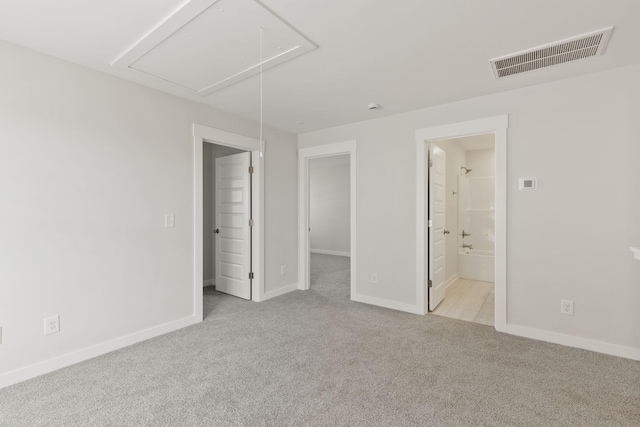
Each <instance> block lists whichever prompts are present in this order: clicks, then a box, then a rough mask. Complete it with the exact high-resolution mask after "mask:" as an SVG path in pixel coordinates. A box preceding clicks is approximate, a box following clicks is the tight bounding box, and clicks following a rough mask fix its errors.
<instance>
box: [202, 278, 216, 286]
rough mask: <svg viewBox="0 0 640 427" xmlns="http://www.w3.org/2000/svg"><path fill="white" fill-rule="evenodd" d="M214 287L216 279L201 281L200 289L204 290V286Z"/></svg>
mask: <svg viewBox="0 0 640 427" xmlns="http://www.w3.org/2000/svg"><path fill="white" fill-rule="evenodd" d="M215 285H216V279H206V280H203V281H202V287H203V288H204V287H205V286H215Z"/></svg>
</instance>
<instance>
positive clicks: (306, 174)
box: [298, 141, 357, 300]
mask: <svg viewBox="0 0 640 427" xmlns="http://www.w3.org/2000/svg"><path fill="white" fill-rule="evenodd" d="M298 159H299V164H298V166H299V168H298V174H299V176H298V182H299V207H298V212H299V221H298V225H299V232H298V251H299V252H298V253H299V259H298V262H299V277H298V280H299V282H298V288H299V289H303V290H308V289H311V288H312V287H313V282H314V281H317V280H323V279H322V278H321V277H317V276H316V275H321V274H323V271H324V272H328V271H331V270H332V269H333V270H334V272H335V273H336V274H337V275H338V276H340V273H339V272H340V271H342V272H343V274H342V276H340V277H337V276H335V277H332V278H331V279H329V280H330V281H332V282H342V283H343V284H344V285H345V291H348V294H349V298H350V299H352V300H353V299H354V296H355V287H356V265H357V264H356V227H355V221H356V203H355V200H356V142H355V141H348V142H343V143H336V144H328V145H323V146H318V147H312V148H304V149H300V150H299V151H298ZM345 186H346V188H345ZM334 214H335V215H334ZM347 268H348V273H347ZM312 269H313V272H314V277H313V280H312V277H311V274H312ZM330 275H331V274H329V276H330ZM343 276H344V277H343ZM345 280H348V282H349V285H348V287H347V286H346V283H344V281H345ZM345 293H346V292H345Z"/></svg>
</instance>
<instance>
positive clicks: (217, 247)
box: [202, 142, 251, 299]
mask: <svg viewBox="0 0 640 427" xmlns="http://www.w3.org/2000/svg"><path fill="white" fill-rule="evenodd" d="M202 145H203V147H202V155H203V158H202V169H203V194H202V199H203V225H204V228H203V236H202V240H203V248H202V251H203V271H202V275H203V287H204V286H213V287H214V288H215V289H216V290H217V291H218V292H222V293H226V294H229V295H233V296H237V297H239V298H243V299H251V282H250V278H249V273H250V271H251V227H250V217H251V176H250V167H251V154H250V153H249V152H248V151H245V150H240V149H237V148H233V147H227V146H224V145H219V144H214V143H209V142H203V143H202Z"/></svg>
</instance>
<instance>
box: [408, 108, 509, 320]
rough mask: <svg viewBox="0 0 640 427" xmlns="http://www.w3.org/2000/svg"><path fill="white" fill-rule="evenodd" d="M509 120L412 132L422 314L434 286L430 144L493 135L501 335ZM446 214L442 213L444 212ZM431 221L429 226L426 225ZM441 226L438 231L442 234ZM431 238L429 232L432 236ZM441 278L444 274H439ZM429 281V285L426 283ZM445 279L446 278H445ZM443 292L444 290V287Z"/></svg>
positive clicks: (418, 290) (504, 297) (497, 303)
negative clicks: (430, 267)
mask: <svg viewBox="0 0 640 427" xmlns="http://www.w3.org/2000/svg"><path fill="white" fill-rule="evenodd" d="M508 123H509V117H508V116H507V115H504V116H496V117H491V118H486V119H479V120H472V121H468V122H461V123H453V124H449V125H443V126H437V127H431V128H425V129H418V130H416V231H417V233H416V279H417V280H416V298H417V304H418V307H417V311H418V312H419V313H422V314H426V313H427V312H428V311H429V297H430V296H432V295H430V294H431V293H432V291H431V289H432V288H433V286H434V283H433V280H434V277H433V276H430V274H432V273H433V271H429V262H428V259H429V258H430V257H432V256H433V255H434V254H433V252H430V249H431V248H429V245H428V241H429V237H430V236H429V229H430V227H429V226H430V225H431V226H432V227H433V226H434V224H433V218H430V217H429V215H430V214H431V213H430V212H429V204H428V202H427V199H428V196H429V194H428V186H429V182H428V173H427V171H428V164H429V160H430V159H429V155H428V152H429V148H430V143H432V142H437V141H442V140H447V139H452V138H463V137H468V136H474V135H481V134H492V135H494V141H495V154H494V160H495V186H494V189H495V193H494V194H495V206H494V215H495V237H494V238H495V262H494V265H493V270H494V277H495V291H494V292H495V299H494V326H495V329H496V330H498V331H502V332H504V331H505V330H506V325H507V256H506V254H507V205H506V200H507V128H508ZM445 215H446V213H445ZM430 220H431V224H430ZM445 230H446V229H445V228H444V225H441V232H442V233H443V234H444V231H445ZM432 236H433V233H432ZM443 276H444V275H443ZM429 280H431V283H430V282H429ZM445 280H446V279H445ZM445 289H446V287H445Z"/></svg>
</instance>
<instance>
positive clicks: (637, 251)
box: [629, 246, 640, 261]
mask: <svg viewBox="0 0 640 427" xmlns="http://www.w3.org/2000/svg"><path fill="white" fill-rule="evenodd" d="M629 249H631V252H633V256H634V257H635V258H636V259H637V260H639V261H640V246H637V247H633V246H631V247H630V248H629Z"/></svg>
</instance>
